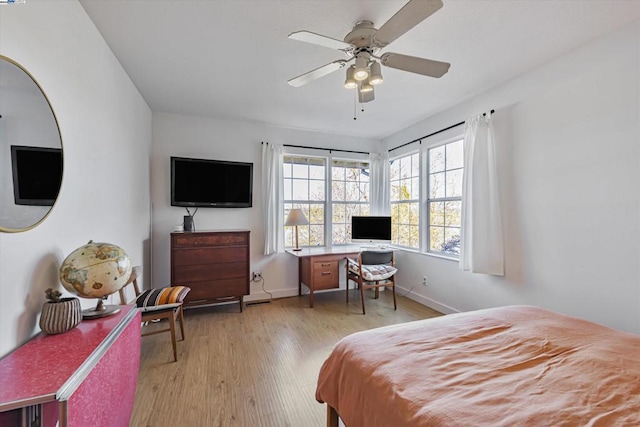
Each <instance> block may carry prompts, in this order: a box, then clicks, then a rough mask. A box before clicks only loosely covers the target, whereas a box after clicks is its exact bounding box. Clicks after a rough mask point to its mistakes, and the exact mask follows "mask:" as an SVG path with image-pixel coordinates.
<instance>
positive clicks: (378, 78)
mask: <svg viewBox="0 0 640 427" xmlns="http://www.w3.org/2000/svg"><path fill="white" fill-rule="evenodd" d="M383 81H384V79H383V78H382V70H381V67H380V63H379V62H378V61H373V63H372V64H371V76H370V77H369V83H370V84H372V85H374V86H375V85H379V84H381V83H382V82H383Z"/></svg>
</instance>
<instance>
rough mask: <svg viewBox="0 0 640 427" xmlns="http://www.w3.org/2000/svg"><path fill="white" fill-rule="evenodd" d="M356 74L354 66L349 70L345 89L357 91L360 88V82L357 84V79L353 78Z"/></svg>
mask: <svg viewBox="0 0 640 427" xmlns="http://www.w3.org/2000/svg"><path fill="white" fill-rule="evenodd" d="M354 73H355V67H354V66H353V65H352V66H350V67H349V68H347V78H346V80H345V81H344V87H345V88H347V89H355V88H357V87H358V82H356V79H355V78H354V77H353V75H354Z"/></svg>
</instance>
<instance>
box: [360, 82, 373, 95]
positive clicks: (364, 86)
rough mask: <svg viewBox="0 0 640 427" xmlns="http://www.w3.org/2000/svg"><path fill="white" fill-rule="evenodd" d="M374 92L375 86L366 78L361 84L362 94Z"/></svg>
mask: <svg viewBox="0 0 640 427" xmlns="http://www.w3.org/2000/svg"><path fill="white" fill-rule="evenodd" d="M372 90H373V86H371V83H370V82H369V78H366V79H365V80H363V81H362V82H361V83H360V92H362V93H367V92H371V91H372Z"/></svg>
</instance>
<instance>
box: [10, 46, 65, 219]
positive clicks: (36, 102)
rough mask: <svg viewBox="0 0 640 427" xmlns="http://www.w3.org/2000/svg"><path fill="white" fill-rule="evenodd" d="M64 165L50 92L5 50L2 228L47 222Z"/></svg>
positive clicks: (60, 140) (56, 195) (60, 181)
mask: <svg viewBox="0 0 640 427" xmlns="http://www.w3.org/2000/svg"><path fill="white" fill-rule="evenodd" d="M62 170H63V162H62V138H61V137H60V129H59V128H58V121H57V119H56V116H55V114H54V112H53V109H52V108H51V104H50V103H49V100H48V99H47V96H46V95H45V94H44V92H43V91H42V88H41V87H40V85H39V84H38V83H37V82H36V81H35V79H34V78H33V76H31V74H29V72H28V71H27V70H26V69H24V67H22V66H21V65H20V64H18V63H17V62H15V61H13V60H12V59H9V58H7V57H6V56H2V55H0V175H1V176H0V231H5V232H18V231H26V230H30V229H31V228H33V227H35V226H36V225H38V224H40V223H41V222H42V221H44V219H45V218H46V217H47V215H48V214H49V212H51V209H52V208H53V205H54V204H55V201H56V199H57V197H58V192H59V191H60V185H61V184H62Z"/></svg>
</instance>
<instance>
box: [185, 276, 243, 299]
mask: <svg viewBox="0 0 640 427" xmlns="http://www.w3.org/2000/svg"><path fill="white" fill-rule="evenodd" d="M185 285H186V286H189V287H190V288H191V292H189V293H188V294H187V297H186V298H185V302H186V303H191V302H196V301H201V300H210V299H215V298H226V297H232V296H240V295H249V280H248V278H238V279H228V280H208V281H204V282H192V283H187V284H185Z"/></svg>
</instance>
